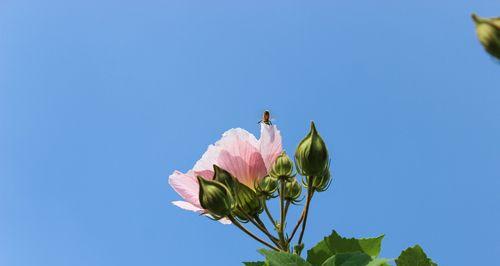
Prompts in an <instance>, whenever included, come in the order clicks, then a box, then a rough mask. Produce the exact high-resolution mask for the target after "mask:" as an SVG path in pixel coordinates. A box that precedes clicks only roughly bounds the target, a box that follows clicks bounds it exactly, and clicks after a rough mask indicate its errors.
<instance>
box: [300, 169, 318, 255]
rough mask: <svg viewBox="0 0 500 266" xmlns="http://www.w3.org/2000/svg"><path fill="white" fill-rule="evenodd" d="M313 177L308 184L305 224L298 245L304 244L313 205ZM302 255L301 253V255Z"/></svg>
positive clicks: (303, 223)
mask: <svg viewBox="0 0 500 266" xmlns="http://www.w3.org/2000/svg"><path fill="white" fill-rule="evenodd" d="M312 181H313V177H312V176H310V177H309V183H308V184H307V200H306V206H305V207H304V222H302V231H301V232H300V236H299V242H298V245H299V246H300V244H302V238H303V237H304V232H305V230H306V224H307V215H308V214H309V204H311V199H312V197H313V194H314V189H313V188H312ZM299 255H300V253H299Z"/></svg>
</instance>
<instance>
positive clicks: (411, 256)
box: [396, 245, 437, 266]
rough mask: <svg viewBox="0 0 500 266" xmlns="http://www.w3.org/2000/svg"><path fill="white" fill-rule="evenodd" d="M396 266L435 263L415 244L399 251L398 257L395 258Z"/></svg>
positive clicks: (426, 265) (433, 264)
mask: <svg viewBox="0 0 500 266" xmlns="http://www.w3.org/2000/svg"><path fill="white" fill-rule="evenodd" d="M396 265H397V266H437V264H436V263H434V262H432V260H431V259H430V258H428V257H427V255H426V254H425V252H424V250H423V249H422V248H421V247H420V246H419V245H415V246H413V247H411V248H407V249H405V250H403V252H401V254H400V255H399V257H398V258H397V259H396Z"/></svg>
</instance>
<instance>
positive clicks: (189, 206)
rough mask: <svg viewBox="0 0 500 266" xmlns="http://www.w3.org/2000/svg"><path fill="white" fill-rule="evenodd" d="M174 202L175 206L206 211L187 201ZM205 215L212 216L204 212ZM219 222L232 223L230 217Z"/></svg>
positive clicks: (195, 210)
mask: <svg viewBox="0 0 500 266" xmlns="http://www.w3.org/2000/svg"><path fill="white" fill-rule="evenodd" d="M172 204H174V205H175V206H177V207H179V208H181V209H184V210H188V211H193V212H197V213H203V211H204V210H203V209H202V208H198V207H196V206H194V205H193V204H191V203H189V202H187V201H172ZM204 215H206V216H210V214H204ZM219 222H220V223H221V224H231V221H229V219H227V218H222V219H220V220H219Z"/></svg>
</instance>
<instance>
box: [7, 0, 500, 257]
mask: <svg viewBox="0 0 500 266" xmlns="http://www.w3.org/2000/svg"><path fill="white" fill-rule="evenodd" d="M473 11H476V12H478V14H480V15H484V16H494V15H500V3H499V2H496V1H491V0H478V1H457V0H453V1H451V0H446V1H430V0H428V1H427V0H424V1H314V2H306V1H176V0H170V1H149V0H145V1H140V2H139V1H95V0H88V1H62V0H60V1H56V0H46V1H27V0H15V1H14V0H5V1H2V3H0V40H1V41H0V265H9V266H31V265H36V266H40V265H47V266H49V265H50V266H66V265H73V266H80V265H82V266H84V265H85V266H88V265H93V266H94V265H95V266H98V265H103V266H109V265H120V266H126V265H151V266H153V265H238V263H239V262H240V261H243V260H256V259H258V258H259V257H260V256H259V255H258V254H257V253H256V252H255V250H256V249H258V248H260V246H259V245H258V244H257V243H256V242H253V241H252V240H251V239H249V238H247V237H246V236H244V235H242V234H241V233H240V232H239V231H237V229H235V228H233V227H231V226H223V225H220V224H218V223H215V222H212V221H210V220H208V219H205V218H203V217H198V216H197V215H195V214H193V213H189V212H186V211H182V210H180V209H178V208H176V207H174V206H172V205H171V204H170V202H171V201H172V200H177V199H179V197H178V196H177V195H176V194H175V192H173V190H172V189H171V188H170V187H169V186H168V184H167V177H168V176H169V175H170V173H171V172H172V171H173V170H175V169H178V170H181V171H186V170H189V169H190V168H191V167H192V166H193V164H194V163H195V162H196V160H198V158H199V157H200V156H201V154H202V153H203V152H204V151H205V149H206V147H207V145H209V144H211V143H213V142H215V141H216V140H217V139H218V138H219V137H220V135H221V134H222V133H223V132H224V131H225V130H227V129H229V128H232V127H243V128H246V129H248V130H249V131H251V132H253V133H258V125H257V124H256V122H257V121H258V120H259V116H260V113H261V111H262V110H264V109H270V110H271V111H272V112H273V114H274V115H275V118H276V121H275V123H276V124H277V125H278V126H279V127H280V129H281V130H282V133H283V137H284V146H285V149H287V150H288V151H290V152H293V150H294V148H295V147H296V145H297V143H298V141H299V140H300V139H301V138H302V136H303V135H304V134H305V133H306V132H307V128H308V123H309V121H310V120H315V121H316V123H317V127H318V130H319V131H320V133H321V134H322V135H323V137H324V138H325V140H326V142H327V144H328V146H329V148H330V151H331V152H332V154H333V156H332V160H333V164H334V182H333V184H332V187H331V189H330V190H329V191H327V192H324V193H322V194H319V195H318V196H317V197H316V198H315V200H314V202H313V205H312V208H313V209H312V213H311V216H310V220H309V224H308V227H309V230H308V231H307V233H306V236H305V242H306V244H307V245H308V246H309V247H310V246H311V245H312V244H313V243H315V242H316V241H318V240H320V239H321V238H322V237H323V236H324V235H326V234H328V233H329V232H330V230H331V229H336V230H337V231H339V232H340V233H341V234H343V235H346V236H357V237H360V236H375V235H379V234H386V238H385V240H384V245H383V251H382V255H383V256H385V257H396V256H397V255H398V254H399V252H400V251H401V250H402V249H403V248H406V247H407V246H410V245H413V244H416V243H419V244H421V245H422V246H423V247H424V249H425V250H426V251H427V252H428V254H429V255H430V256H431V257H432V258H434V260H435V261H437V262H438V263H440V265H454V266H455V265H491V264H492V262H493V261H497V260H498V254H500V227H499V226H498V225H499V224H500V211H499V206H500V192H499V189H500V123H499V119H500V86H499V85H498V84H500V74H499V73H500V72H499V71H500V65H499V64H497V63H496V62H494V61H493V60H492V59H491V58H490V57H488V56H487V55H486V54H485V53H484V52H483V50H482V48H481V47H480V45H479V44H478V42H477V40H476V39H475V36H474V29H473V25H472V22H471V20H470V17H469V15H470V13H471V12H473Z"/></svg>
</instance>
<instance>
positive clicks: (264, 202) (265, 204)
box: [262, 198, 276, 228]
mask: <svg viewBox="0 0 500 266" xmlns="http://www.w3.org/2000/svg"><path fill="white" fill-rule="evenodd" d="M262 205H264V211H265V212H266V214H267V217H269V220H270V221H271V223H273V226H274V227H275V228H276V221H275V220H274V218H273V216H272V215H271V212H270V211H269V209H268V208H267V203H266V199H265V198H263V199H262Z"/></svg>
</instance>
